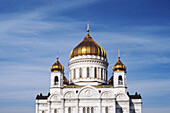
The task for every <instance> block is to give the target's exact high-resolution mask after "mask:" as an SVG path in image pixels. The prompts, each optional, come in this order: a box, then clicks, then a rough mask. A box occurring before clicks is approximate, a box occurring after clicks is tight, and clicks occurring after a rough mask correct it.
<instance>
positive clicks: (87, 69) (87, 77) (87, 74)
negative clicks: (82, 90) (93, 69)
mask: <svg viewBox="0 0 170 113" xmlns="http://www.w3.org/2000/svg"><path fill="white" fill-rule="evenodd" d="M89 76H90V75H89V67H88V68H87V78H89Z"/></svg>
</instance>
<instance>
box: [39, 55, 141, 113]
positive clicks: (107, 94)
mask: <svg viewBox="0 0 170 113" xmlns="http://www.w3.org/2000/svg"><path fill="white" fill-rule="evenodd" d="M90 57H91V58H90ZM107 66H108V63H107V60H106V59H104V58H100V57H98V56H96V57H95V56H86V57H85V56H78V57H77V58H75V59H71V60H70V62H69V67H70V85H65V86H63V83H62V82H61V81H63V76H64V73H62V72H51V87H50V94H49V95H48V96H43V95H42V94H40V95H38V96H37V99H36V113H141V106H142V101H141V98H140V97H139V95H138V94H137V95H136V96H135V95H132V96H131V95H129V94H127V91H126V72H124V71H118V72H114V74H113V84H108V82H107ZM80 68H81V69H82V70H81V71H82V72H79V71H80ZM87 68H89V72H88V74H89V75H88V74H87ZM95 68H97V73H95V72H94V70H95ZM101 69H103V70H105V71H103V72H102V71H101ZM73 70H75V71H76V72H75V73H76V74H75V78H74V77H73V76H74V72H73ZM101 73H103V75H102V74H101ZM80 74H81V75H80ZM95 74H96V75H95ZM120 75H121V76H122V81H121V82H120V81H119V79H118V78H119V76H120ZM55 76H58V83H54V78H55ZM102 77H103V78H102ZM72 83H75V84H74V85H71V84H72ZM103 83H104V84H103Z"/></svg>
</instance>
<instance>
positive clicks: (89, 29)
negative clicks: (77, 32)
mask: <svg viewBox="0 0 170 113" xmlns="http://www.w3.org/2000/svg"><path fill="white" fill-rule="evenodd" d="M89 31H90V29H89V21H88V22H87V32H88V33H89Z"/></svg>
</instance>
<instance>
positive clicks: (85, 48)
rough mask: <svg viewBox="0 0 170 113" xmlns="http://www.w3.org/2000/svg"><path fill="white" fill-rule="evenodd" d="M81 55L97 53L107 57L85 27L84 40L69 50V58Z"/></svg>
mask: <svg viewBox="0 0 170 113" xmlns="http://www.w3.org/2000/svg"><path fill="white" fill-rule="evenodd" d="M82 55H97V56H102V57H104V58H106V57H107V56H106V52H105V50H104V49H103V48H102V47H101V46H100V45H98V44H97V43H96V42H95V41H94V40H93V39H92V37H91V36H90V35H89V29H87V36H86V37H85V38H84V40H83V41H82V42H80V43H79V44H78V45H77V46H76V47H75V48H74V49H73V50H72V51H71V53H70V59H71V58H73V57H76V56H82Z"/></svg>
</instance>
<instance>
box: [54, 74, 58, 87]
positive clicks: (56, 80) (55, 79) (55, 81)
mask: <svg viewBox="0 0 170 113" xmlns="http://www.w3.org/2000/svg"><path fill="white" fill-rule="evenodd" d="M54 83H55V85H58V76H55V78H54Z"/></svg>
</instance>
